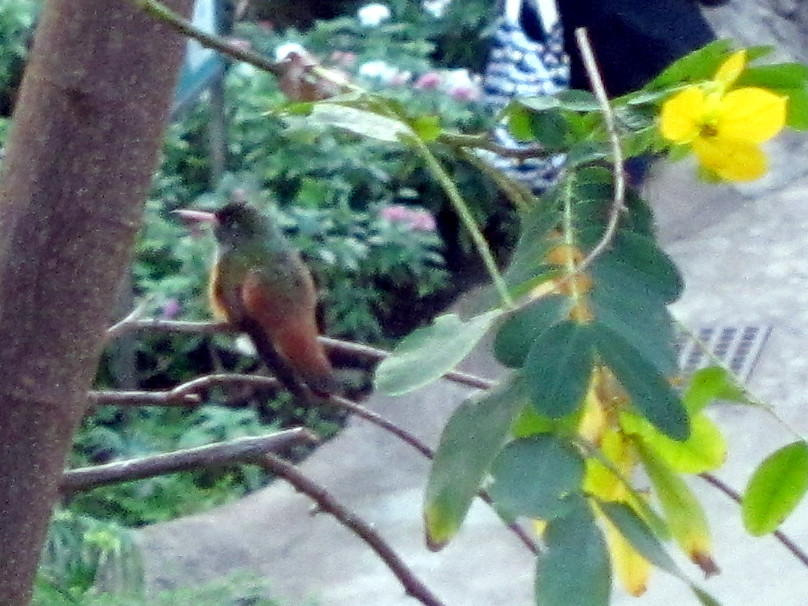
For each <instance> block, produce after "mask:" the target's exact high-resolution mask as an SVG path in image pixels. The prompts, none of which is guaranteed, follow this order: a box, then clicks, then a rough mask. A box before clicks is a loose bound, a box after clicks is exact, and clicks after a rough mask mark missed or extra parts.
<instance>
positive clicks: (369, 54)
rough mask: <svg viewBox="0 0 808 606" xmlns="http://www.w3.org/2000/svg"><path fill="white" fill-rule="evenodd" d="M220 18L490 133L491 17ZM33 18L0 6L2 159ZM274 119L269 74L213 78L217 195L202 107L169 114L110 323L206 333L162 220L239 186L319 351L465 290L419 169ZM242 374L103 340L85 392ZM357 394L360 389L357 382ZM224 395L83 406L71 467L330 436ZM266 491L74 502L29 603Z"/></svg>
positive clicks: (354, 7)
mask: <svg viewBox="0 0 808 606" xmlns="http://www.w3.org/2000/svg"><path fill="white" fill-rule="evenodd" d="M225 4H226V8H227V13H228V14H229V15H230V16H231V17H233V16H234V15H235V16H237V17H239V20H238V21H237V22H236V23H235V24H234V27H233V29H232V34H231V39H236V40H239V41H240V43H241V44H248V45H250V46H251V47H252V48H253V49H255V50H258V51H260V52H262V53H264V54H266V55H267V56H268V57H270V58H276V57H277V58H282V53H283V52H284V49H286V51H287V52H288V50H289V49H300V48H302V49H305V51H306V52H307V53H309V54H310V55H312V56H313V57H315V58H316V59H317V60H318V61H319V62H321V63H322V64H323V65H325V66H327V67H330V68H332V69H334V70H336V71H339V72H342V73H345V74H346V75H347V76H348V77H349V78H351V79H352V80H354V81H356V82H357V83H358V84H359V85H361V86H362V87H364V88H367V89H370V90H378V91H384V94H385V95H388V96H392V97H393V98H395V99H396V100H397V101H398V102H399V103H400V104H401V106H402V107H405V108H407V111H408V112H409V114H410V115H412V116H413V117H416V116H439V117H440V121H441V123H442V124H443V125H444V126H448V127H452V128H456V129H457V130H460V131H466V132H479V131H482V130H484V129H486V128H487V127H488V125H489V124H490V120H491V118H490V116H487V115H486V113H485V112H484V111H481V109H482V108H481V106H480V104H479V97H480V88H479V84H480V83H479V77H478V76H476V75H475V74H476V73H478V72H479V68H480V66H481V64H482V61H483V59H484V56H485V52H484V48H485V36H486V28H487V27H489V25H490V21H491V19H492V18H493V11H492V10H491V7H490V5H489V3H488V2H487V1H486V0H467V1H465V2H454V3H450V2H448V0H425V1H424V2H419V1H414V0H394V1H392V2H390V3H388V4H386V5H378V4H377V5H363V3H361V2H333V3H330V4H329V5H328V7H330V10H331V12H332V14H330V15H329V16H330V17H331V18H329V19H319V20H318V19H316V18H314V17H316V15H315V16H314V17H313V16H312V15H308V16H305V17H299V18H298V19H297V21H296V22H295V23H292V22H284V21H283V19H282V18H281V17H282V15H281V14H280V13H278V12H277V11H273V12H271V13H270V15H271V16H270V18H271V19H272V22H270V21H269V20H268V19H267V14H266V11H267V10H269V9H268V5H269V3H265V2H252V3H248V4H247V5H246V10H241V9H243V8H244V6H242V7H241V8H240V7H239V5H243V4H244V3H236V2H233V3H231V4H228V3H225ZM40 5H41V0H0V146H1V145H2V142H3V140H4V139H5V135H6V132H7V126H8V118H7V116H8V114H10V109H11V107H12V105H13V100H14V97H15V90H16V88H17V86H18V84H19V80H20V77H21V74H22V69H23V67H24V61H25V55H26V51H27V48H28V46H29V44H30V40H31V36H32V31H33V26H34V24H35V21H36V17H37V14H38V11H39V8H40ZM270 8H277V3H272V7H270ZM240 10H241V14H240V15H239V14H238V13H239V11H240ZM290 45H292V46H290ZM287 104H288V99H287V98H286V97H285V96H284V93H283V92H282V91H281V89H280V88H279V85H278V82H277V81H276V79H275V78H274V77H272V76H270V75H268V74H266V73H263V72H261V71H259V70H257V69H255V68H253V67H250V66H247V65H244V64H235V65H232V66H230V68H229V69H228V70H227V72H226V75H225V79H224V124H225V125H226V127H225V128H226V130H225V136H224V141H225V146H226V147H225V150H224V151H225V154H224V155H225V166H224V168H225V171H226V172H225V174H224V176H223V177H222V178H221V179H217V178H216V177H215V176H214V177H212V175H213V174H214V173H215V171H214V170H213V166H212V159H211V151H210V149H211V148H210V142H209V131H208V126H209V124H210V122H211V120H212V112H214V111H216V109H215V104H212V103H211V99H210V98H209V96H203V97H201V98H200V100H199V101H198V102H197V103H196V104H194V105H193V106H191V107H189V108H186V109H185V110H184V111H183V112H182V113H181V114H180V115H177V116H176V117H175V119H174V120H173V121H172V124H171V125H170V128H169V131H168V134H167V137H166V141H165V145H164V150H163V157H162V161H161V166H160V168H159V171H158V172H157V174H156V176H155V179H154V187H153V193H152V195H151V196H150V199H149V200H148V202H147V205H146V212H145V216H144V224H143V228H142V232H141V236H140V238H139V241H138V243H137V246H136V251H135V259H134V263H133V265H132V270H131V275H130V276H127V279H126V280H124V285H123V286H122V297H121V306H120V309H119V311H118V314H119V315H120V316H123V315H126V314H127V313H128V312H129V311H131V308H132V306H134V305H140V306H141V307H142V311H143V315H144V316H146V317H159V318H164V319H183V320H205V319H209V318H210V312H209V309H208V305H207V300H206V295H205V289H206V279H207V278H206V275H207V268H208V266H209V262H210V258H211V254H212V250H213V240H212V238H211V237H209V236H208V237H205V235H204V234H202V235H201V236H202V237H200V234H192V233H188V231H187V230H186V228H185V227H184V226H182V225H180V224H178V223H177V221H176V220H175V219H174V218H173V217H172V216H171V215H170V211H171V210H174V209H176V208H181V207H195V208H214V207H216V206H219V205H221V204H222V203H223V202H224V200H226V199H227V198H228V196H229V195H230V194H231V192H232V191H233V190H234V189H241V190H246V191H247V192H248V195H249V199H250V200H251V201H252V202H253V203H254V204H255V205H256V206H258V207H260V208H262V209H263V210H264V211H266V212H267V213H269V214H271V215H272V216H273V217H274V218H275V220H276V221H277V222H278V224H279V225H280V226H281V227H282V228H283V230H284V231H285V232H286V233H287V234H288V235H289V236H290V237H291V238H292V239H293V241H294V242H295V243H296V245H297V246H298V247H299V248H300V249H301V251H302V253H303V255H304V257H305V258H306V260H307V262H308V263H309V265H310V267H311V268H312V271H313V273H314V276H315V279H316V281H317V283H318V288H319V291H320V293H321V302H322V306H321V307H322V313H321V322H322V326H323V331H324V332H325V333H326V334H329V335H331V336H335V337H341V338H345V339H350V340H356V341H361V342H366V343H371V344H374V345H381V346H385V345H391V344H392V343H393V342H394V340H395V339H397V338H398V337H400V336H402V335H404V334H406V333H408V332H409V331H411V330H412V329H413V328H414V327H415V326H417V325H418V324H420V323H423V322H425V321H427V320H428V319H429V318H430V317H431V316H432V315H433V314H434V313H436V312H437V311H440V310H441V309H443V308H444V307H445V306H446V305H447V303H448V302H449V301H450V300H451V298H452V297H453V296H454V295H455V294H457V292H459V290H460V289H462V288H463V287H465V286H467V285H468V284H469V283H470V282H471V281H473V280H474V279H475V278H477V277H479V276H480V275H482V274H481V268H480V264H479V261H478V259H477V256H476V253H475V252H474V251H473V249H472V246H471V243H470V241H469V240H468V239H467V237H466V236H465V235H464V234H463V232H462V230H461V229H460V227H459V225H458V223H457V221H456V219H455V217H454V213H453V212H452V211H451V209H450V207H449V205H448V202H447V200H446V198H445V195H444V193H443V191H442V190H441V189H440V187H439V186H438V185H437V184H436V183H434V182H433V180H432V179H431V177H430V176H429V175H428V174H427V172H426V171H425V170H424V168H423V167H422V165H421V163H420V161H419V160H418V159H416V158H414V157H412V156H408V155H404V154H401V153H400V151H399V150H398V149H397V148H396V146H393V145H389V144H385V143H383V142H378V141H371V140H367V139H364V138H360V137H354V136H351V135H349V134H345V133H342V132H337V131H335V130H332V129H323V128H321V127H318V126H315V125H312V124H308V123H307V122H306V121H305V120H304V119H291V120H290V119H288V118H284V117H281V115H280V114H281V113H282V110H283V109H284V108H285V107H286V106H287ZM440 159H441V161H443V162H444V163H445V164H446V166H447V167H448V168H449V170H450V172H451V174H452V175H453V177H454V179H455V181H456V183H457V185H458V186H459V188H460V190H461V192H462V193H463V194H464V196H465V197H466V199H467V200H468V201H469V204H470V205H471V207H472V211H473V213H474V214H475V217H476V219H477V220H478V222H479V224H480V225H482V226H484V228H485V230H486V235H487V236H489V237H491V238H492V239H493V241H494V244H495V245H498V246H500V248H501V249H502V250H505V249H506V248H507V245H508V243H509V242H510V239H511V238H512V237H513V233H514V232H515V229H514V228H515V226H514V216H513V215H512V214H511V212H510V210H509V209H507V208H506V207H505V206H503V205H502V204H501V200H499V199H498V197H497V193H496V191H495V188H494V186H493V185H492V184H491V183H490V182H489V181H488V180H487V179H486V178H484V177H483V176H481V175H480V174H479V172H478V171H477V170H476V169H473V168H472V167H470V166H469V165H467V164H465V163H464V162H461V161H459V160H458V159H456V158H453V157H451V156H450V155H448V154H446V155H445V156H441V157H440ZM346 361H347V360H341V359H338V360H337V362H338V363H345V362H346ZM255 366H256V361H255V359H254V357H253V356H251V355H249V353H246V354H245V352H244V351H242V349H241V348H240V347H239V346H238V345H237V344H236V343H235V341H234V339H233V338H232V337H230V336H227V335H216V336H213V337H209V336H205V337H203V336H193V335H174V334H169V333H149V332H144V333H140V334H137V335H136V337H124V338H119V339H116V340H115V341H114V342H113V343H112V344H111V346H110V347H109V348H108V351H107V352H106V354H105V357H104V360H103V362H102V365H101V366H100V368H99V373H98V381H97V383H98V386H99V388H107V387H126V388H139V389H160V388H169V387H173V386H175V385H177V384H178V383H181V382H183V381H186V380H189V379H191V378H193V377H196V376H199V375H200V374H203V373H208V372H218V371H246V370H250V369H252V368H254V367H255ZM364 370H367V369H364ZM358 376H360V377H361V374H359V375H358ZM355 384H356V391H357V393H359V392H361V390H362V388H363V387H364V382H363V380H362V379H361V378H359V379H357V380H356V381H355ZM232 399H233V398H232V393H225V392H219V391H215V390H214V391H212V392H211V393H210V394H209V396H208V399H207V403H209V404H216V403H221V404H228V406H227V407H224V406H222V407H218V406H206V407H205V408H200V409H196V410H181V409H175V408H159V407H155V408H122V407H108V406H101V407H98V408H96V409H95V410H93V411H92V413H91V414H88V415H87V417H86V418H85V420H84V422H83V424H82V427H81V429H80V431H79V432H78V434H77V437H76V442H75V447H74V451H73V454H72V456H71V459H70V461H69V463H70V465H71V466H73V467H78V466H84V465H93V464H99V463H104V462H108V461H112V460H118V459H127V458H135V457H141V456H146V455H150V454H154V453H158V452H165V451H170V450H174V449H178V448H184V447H191V446H198V445H202V444H206V443H211V442H216V441H221V440H227V439H232V438H237V437H240V436H245V435H255V434H262V433H268V432H270V431H273V430H277V429H281V428H284V427H288V426H292V425H301V424H304V425H307V426H309V427H312V428H313V429H315V430H316V431H317V432H318V433H319V434H320V435H322V436H326V437H328V436H331V435H334V434H335V433H336V432H337V431H338V429H339V427H340V426H341V425H342V423H343V421H344V418H343V415H341V414H338V413H335V412H331V411H324V410H311V409H302V408H300V407H298V406H296V405H294V403H292V402H291V401H290V399H289V398H288V397H286V396H285V395H284V394H282V393H276V392H261V393H248V394H244V396H243V397H241V398H240V401H239V404H240V406H239V407H233V406H231V405H232V404H233V402H232ZM237 399H238V398H237ZM297 454H298V455H301V456H302V455H303V454H304V453H297ZM267 481H268V478H267V477H266V474H265V473H264V472H263V471H261V470H260V469H258V468H257V467H254V466H249V465H234V466H230V467H228V468H223V469H218V470H207V471H199V472H195V473H184V474H175V475H171V476H165V477H158V478H153V479H148V480H142V481H138V482H131V483H127V484H122V485H118V486H111V487H104V488H99V489H96V490H94V491H92V492H89V493H86V494H82V495H77V496H75V497H74V498H73V499H72V500H71V501H70V502H69V503H67V504H66V509H65V510H63V511H62V512H60V513H59V514H57V516H56V517H55V519H54V524H53V527H52V530H51V537H50V540H49V544H48V547H47V548H46V551H45V557H44V559H43V565H42V572H41V578H40V583H39V586H38V590H37V591H38V593H37V596H38V598H37V600H38V601H36V602H35V603H37V604H43V605H44V604H60V603H62V602H59V601H58V599H70V600H73V601H67V602H64V603H71V604H72V603H82V604H84V603H87V604H90V603H92V604H103V603H106V602H103V596H96V595H95V593H94V592H95V590H94V589H93V587H94V581H93V579H95V577H96V573H97V571H98V568H99V566H101V565H102V564H103V565H104V566H105V567H110V566H111V568H112V569H113V570H115V569H117V570H119V571H120V570H124V569H126V571H127V572H126V574H131V575H132V576H135V577H136V576H137V575H138V569H137V565H136V562H135V560H134V559H132V560H130V556H131V557H132V558H134V557H135V556H134V555H133V554H134V553H135V551H136V550H134V549H132V545H131V542H130V539H129V538H128V537H127V535H126V531H125V528H126V527H136V526H139V525H143V524H149V523H153V522H158V521H162V520H167V519H170V518H173V517H177V516H180V515H187V514H190V513H193V512H196V511H200V510H203V509H206V508H209V507H212V506H215V505H219V504H222V503H225V502H227V501H229V500H232V499H234V498H237V497H239V496H241V495H243V494H245V493H246V492H248V491H250V490H254V489H256V488H258V487H260V486H262V485H264V484H265V483H266V482H267ZM125 562H129V564H125ZM127 566H130V567H129V568H126V567H127ZM124 576H125V575H124ZM115 585H116V588H117V589H120V588H121V587H122V585H127V586H134V585H136V583H130V582H128V581H127V582H126V583H123V584H122V583H117V584H115ZM127 591H128V590H127ZM125 593H126V592H125ZM129 593H131V592H129ZM65 596H67V597H65ZM79 598H81V599H83V600H85V601H78V600H79ZM120 599H122V600H123V599H124V598H123V597H121V598H120ZM127 599H129V598H127ZM132 599H133V600H137V599H140V598H139V597H138V596H134V597H132ZM86 600H89V601H86ZM93 600H96V601H93ZM114 603H116V604H120V603H128V602H120V601H116V602H114ZM132 603H133V604H139V603H140V602H137V601H135V602H132ZM158 603H161V602H159V601H158ZM166 603H180V602H166ZM183 603H191V602H183ZM193 603H199V604H202V603H208V602H205V601H204V600H202V599H201V598H199V600H197V599H196V598H195V599H194V600H193ZM210 603H211V604H213V603H216V604H221V603H226V602H224V601H218V602H214V601H211V602H210ZM260 603H262V604H263V602H260ZM267 603H268V602H267Z"/></svg>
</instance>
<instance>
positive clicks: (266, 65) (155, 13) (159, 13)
mask: <svg viewBox="0 0 808 606" xmlns="http://www.w3.org/2000/svg"><path fill="white" fill-rule="evenodd" d="M132 2H134V4H136V5H138V6H139V7H140V8H141V9H143V11H144V12H146V13H148V14H149V15H151V16H152V17H155V18H157V19H159V20H160V21H161V22H163V23H165V24H167V25H170V26H171V27H172V28H174V29H175V30H176V31H178V32H179V33H180V34H182V35H183V36H187V37H188V38H193V39H194V40H196V41H197V42H199V44H201V45H202V46H204V47H206V48H212V49H214V50H217V51H219V52H220V53H222V54H225V55H228V56H230V57H233V58H234V59H238V60H239V61H243V62H244V63H249V64H250V65H254V66H255V67H257V68H259V69H262V70H264V71H267V72H269V73H270V74H273V75H275V76H278V77H280V76H282V75H283V72H284V70H283V67H282V66H281V64H280V63H276V62H274V61H269V60H268V59H267V58H266V57H264V56H263V55H261V54H259V53H256V52H254V51H251V50H249V49H245V48H242V47H241V46H239V45H238V44H233V43H232V42H228V41H227V40H225V39H223V38H220V37H218V36H214V35H212V34H209V33H207V32H205V31H202V30H201V29H199V28H197V27H196V26H194V24H193V23H191V22H190V21H189V20H188V19H183V18H182V17H181V16H180V15H178V14H177V13H175V12H174V11H172V10H171V9H169V8H168V7H167V6H165V5H164V4H163V3H161V2H156V1H155V0H132Z"/></svg>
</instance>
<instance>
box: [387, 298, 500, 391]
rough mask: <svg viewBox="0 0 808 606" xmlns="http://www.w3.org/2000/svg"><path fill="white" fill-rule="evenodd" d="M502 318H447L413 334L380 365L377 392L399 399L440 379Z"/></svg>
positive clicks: (493, 314) (491, 313) (492, 315)
mask: <svg viewBox="0 0 808 606" xmlns="http://www.w3.org/2000/svg"><path fill="white" fill-rule="evenodd" d="M501 314H502V312H501V311H500V310H498V309H495V310H492V311H489V312H487V313H484V314H482V315H479V316H475V317H474V318H471V319H470V320H468V321H467V322H464V321H462V320H461V319H460V318H459V317H458V316H457V315H455V314H447V315H444V316H439V317H437V318H435V321H434V323H433V324H431V325H430V326H424V327H422V328H418V329H416V330H414V331H413V332H412V333H410V334H409V335H407V336H406V337H405V338H404V339H403V340H402V341H401V343H399V344H398V346H397V347H396V348H395V349H394V350H393V353H392V354H391V355H390V356H389V357H388V358H386V359H385V360H383V361H382V362H381V364H379V366H378V368H377V369H376V380H375V385H376V389H378V390H379V391H380V392H382V393H385V394H387V395H391V396H398V395H401V394H404V393H408V392H410V391H413V390H415V389H418V388H419V387H423V386H424V385H426V384H427V383H431V382H432V381H434V380H435V379H437V378H439V377H441V376H443V375H444V374H446V373H447V372H448V371H450V370H451V369H452V368H454V367H455V366H456V365H457V363H458V362H460V361H461V360H462V359H463V358H465V357H466V356H467V355H468V353H469V352H470V351H471V350H472V349H473V348H474V346H475V345H476V344H477V342H478V341H479V340H480V339H482V337H483V335H484V334H485V333H486V332H487V331H488V329H489V328H490V327H491V324H492V323H493V322H494V320H496V319H497V318H498V317H499V316H500V315H501Z"/></svg>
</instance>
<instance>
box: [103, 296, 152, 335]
mask: <svg viewBox="0 0 808 606" xmlns="http://www.w3.org/2000/svg"><path fill="white" fill-rule="evenodd" d="M149 303H151V297H146V298H145V299H144V300H143V301H142V302H141V303H140V305H138V306H137V307H135V308H134V309H133V310H132V311H131V312H129V315H127V316H126V317H125V318H123V319H122V320H120V321H119V322H117V323H116V324H113V325H112V326H110V327H109V328H108V329H107V334H106V337H105V339H106V340H107V341H109V340H111V339H114V338H115V337H116V336H118V335H117V333H118V331H120V330H121V327H125V326H128V325H129V324H131V323H132V322H135V321H136V320H140V319H141V318H142V317H143V314H145V313H146V308H147V307H148V306H149Z"/></svg>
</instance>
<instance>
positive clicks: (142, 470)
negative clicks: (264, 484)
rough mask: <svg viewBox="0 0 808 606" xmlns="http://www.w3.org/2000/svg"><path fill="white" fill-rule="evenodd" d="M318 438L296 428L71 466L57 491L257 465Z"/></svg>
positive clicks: (88, 488) (72, 492)
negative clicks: (86, 465) (267, 455)
mask: <svg viewBox="0 0 808 606" xmlns="http://www.w3.org/2000/svg"><path fill="white" fill-rule="evenodd" d="M318 441H319V438H318V437H317V436H316V435H315V434H314V433H313V432H312V431H310V430H308V429H305V428H296V429H288V430H285V431H281V432H278V433H274V434H272V435H268V436H250V437H246V438H239V439H237V440H231V441H229V442H223V443H220V444H209V445H207V446H200V447H198V448H188V449H185V450H177V451H174V452H168V453H163V454H159V455H154V456H150V457H142V458H139V459H130V460H128V461H117V462H115V463H108V464H106V465H97V466H95V467H84V468H80V469H71V470H68V471H65V472H64V475H63V476H62V481H61V484H60V487H59V491H60V492H61V494H62V495H68V496H69V495H72V494H74V493H77V492H83V491H87V490H92V489H94V488H98V487H99V486H106V485H108V484H118V483H120V482H130V481H132V480H142V479H144V478H151V477H154V476H159V475H164V474H168V473H175V472H178V471H188V470H191V469H197V468H200V467H214V466H221V465H228V464H231V463H237V462H241V463H255V464H258V463H261V462H262V461H263V457H264V456H265V455H266V454H267V453H269V452H282V451H284V450H287V449H288V448H289V447H290V446H294V445H296V444H300V443H305V444H316V443H317V442H318Z"/></svg>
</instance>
